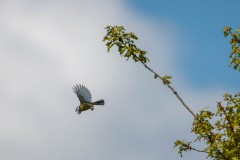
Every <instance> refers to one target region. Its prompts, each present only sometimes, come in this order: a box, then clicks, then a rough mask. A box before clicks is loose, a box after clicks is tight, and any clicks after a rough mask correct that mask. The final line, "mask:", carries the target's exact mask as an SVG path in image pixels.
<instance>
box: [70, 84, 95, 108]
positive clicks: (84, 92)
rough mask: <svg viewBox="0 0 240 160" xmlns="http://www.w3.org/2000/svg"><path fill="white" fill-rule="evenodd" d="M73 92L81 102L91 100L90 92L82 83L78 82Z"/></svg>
mask: <svg viewBox="0 0 240 160" xmlns="http://www.w3.org/2000/svg"><path fill="white" fill-rule="evenodd" d="M73 92H74V93H75V94H76V95H77V97H78V99H79V100H80V103H81V104H83V103H85V102H91V101H92V94H91V92H90V91H89V90H88V89H87V88H86V87H85V86H84V85H81V84H79V85H76V86H74V87H73Z"/></svg>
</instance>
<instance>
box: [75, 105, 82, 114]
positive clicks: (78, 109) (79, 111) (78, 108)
mask: <svg viewBox="0 0 240 160" xmlns="http://www.w3.org/2000/svg"><path fill="white" fill-rule="evenodd" d="M75 112H78V114H80V113H81V109H80V106H77V108H76V110H75Z"/></svg>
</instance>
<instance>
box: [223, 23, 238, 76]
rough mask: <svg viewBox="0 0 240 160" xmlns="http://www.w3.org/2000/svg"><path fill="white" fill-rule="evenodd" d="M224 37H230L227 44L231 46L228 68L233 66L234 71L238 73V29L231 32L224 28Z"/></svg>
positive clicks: (227, 27) (229, 28) (230, 29)
mask: <svg viewBox="0 0 240 160" xmlns="http://www.w3.org/2000/svg"><path fill="white" fill-rule="evenodd" d="M223 33H224V37H227V36H229V35H230V36H231V39H230V41H229V43H230V44H231V45H232V51H231V53H230V55H229V57H230V58H231V60H230V63H229V66H233V68H234V69H235V70H238V71H240V28H237V29H236V30H235V31H232V28H231V27H229V26H226V27H225V28H224V29H223Z"/></svg>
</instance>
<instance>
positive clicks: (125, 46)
mask: <svg viewBox="0 0 240 160" xmlns="http://www.w3.org/2000/svg"><path fill="white" fill-rule="evenodd" d="M105 29H106V30H107V34H106V36H104V38H103V41H104V42H105V43H106V46H107V49H108V52H109V51H110V49H111V48H112V47H113V46H117V48H118V51H119V53H120V55H122V56H123V57H126V58H127V60H128V59H129V58H132V59H133V60H134V61H135V62H138V61H141V62H143V63H146V62H147V61H149V59H148V58H147V57H146V54H147V51H144V50H141V49H140V48H138V47H137V46H136V45H135V42H134V40H138V37H137V36H136V35H135V34H134V33H132V32H126V30H125V28H124V27H123V26H107V27H106V28H105Z"/></svg>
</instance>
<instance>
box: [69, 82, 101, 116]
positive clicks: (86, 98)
mask: <svg viewBox="0 0 240 160" xmlns="http://www.w3.org/2000/svg"><path fill="white" fill-rule="evenodd" d="M73 92H74V93H75V94H76V95H77V97H78V99H79V101H80V105H79V106H77V108H76V110H75V112H77V113H78V114H81V112H82V111H86V110H89V109H91V110H92V111H93V110H94V105H104V104H105V102H104V100H103V99H100V100H98V101H95V102H92V94H91V92H90V91H89V90H88V89H87V88H86V87H85V86H84V85H81V84H78V85H75V86H73Z"/></svg>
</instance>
